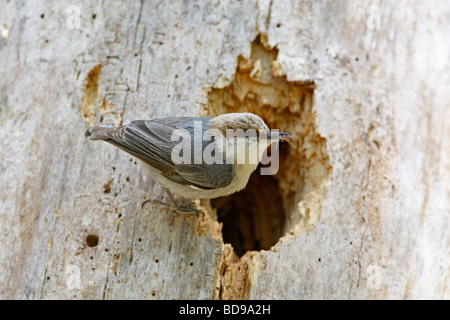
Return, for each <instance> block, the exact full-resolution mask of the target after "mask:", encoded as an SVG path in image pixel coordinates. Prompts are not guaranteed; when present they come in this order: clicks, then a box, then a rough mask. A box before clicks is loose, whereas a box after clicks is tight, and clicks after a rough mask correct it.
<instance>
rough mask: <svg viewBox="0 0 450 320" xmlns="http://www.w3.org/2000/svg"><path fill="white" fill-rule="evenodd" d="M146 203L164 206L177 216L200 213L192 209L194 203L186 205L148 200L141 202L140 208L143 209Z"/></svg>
mask: <svg viewBox="0 0 450 320" xmlns="http://www.w3.org/2000/svg"><path fill="white" fill-rule="evenodd" d="M147 203H152V204H160V205H163V206H166V207H168V208H169V210H170V211H172V212H176V213H179V214H200V213H202V211H201V210H198V209H195V208H194V206H195V202H191V203H187V204H176V203H167V202H163V201H161V200H158V199H150V200H145V201H144V202H142V204H141V208H144V206H145V205H146V204H147Z"/></svg>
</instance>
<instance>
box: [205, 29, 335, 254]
mask: <svg viewBox="0 0 450 320" xmlns="http://www.w3.org/2000/svg"><path fill="white" fill-rule="evenodd" d="M267 43H268V41H267V37H266V36H265V35H259V36H258V37H257V38H256V39H255V41H254V42H253V43H252V45H251V54H250V57H242V56H239V58H238V61H237V67H236V72H235V75H234V79H233V80H232V81H231V82H230V83H229V84H228V85H227V86H225V87H222V88H213V89H211V90H210V92H209V94H208V103H207V104H206V105H205V107H204V110H203V114H202V115H204V116H212V117H214V116H217V115H220V114H225V113H232V112H252V113H255V114H257V115H259V116H260V117H261V118H262V119H263V120H264V121H265V123H266V124H267V125H268V127H269V128H270V129H279V130H280V132H288V133H290V134H291V135H292V136H293V139H292V140H291V141H289V142H280V143H279V145H278V148H274V146H273V145H272V146H271V147H270V148H269V151H268V154H269V155H270V157H269V158H270V159H271V160H270V161H271V162H269V163H268V164H265V165H263V164H260V165H259V167H258V168H257V169H256V170H255V171H254V172H253V174H252V175H251V176H250V179H249V182H248V184H247V186H246V188H245V189H244V190H242V191H240V192H238V193H235V194H232V195H230V196H227V197H222V198H217V199H212V200H211V207H212V208H213V209H215V210H216V212H217V219H218V221H219V222H221V223H222V224H223V227H222V235H223V240H224V242H225V243H230V244H231V245H232V246H233V248H234V251H235V253H236V255H238V256H239V257H241V256H242V255H244V254H245V253H246V252H247V251H253V250H268V249H270V248H271V247H272V246H274V245H275V244H276V243H277V242H278V240H279V239H280V238H281V237H282V236H283V235H284V234H286V233H287V232H302V231H305V230H308V229H309V228H311V227H312V226H314V225H315V223H317V221H318V220H319V217H320V202H321V199H322V196H323V193H324V187H325V185H326V183H327V182H328V180H329V178H330V177H331V166H330V164H329V157H328V155H327V153H326V139H325V138H323V137H322V136H320V134H319V133H318V130H317V124H316V114H315V112H314V109H313V90H314V84H313V83H308V82H296V81H287V78H286V76H285V75H284V73H283V71H282V68H281V65H280V63H279V62H278V60H277V56H278V50H277V49H276V48H270V47H269V45H268V44H267ZM274 153H277V155H278V156H277V157H274V156H273V155H274ZM275 158H276V159H278V160H279V161H278V166H276V165H274V163H273V162H272V161H273V159H275ZM264 166H266V167H271V173H270V174H267V173H266V174H262V171H261V169H263V168H264Z"/></svg>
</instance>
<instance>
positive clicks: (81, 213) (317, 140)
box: [0, 0, 450, 299]
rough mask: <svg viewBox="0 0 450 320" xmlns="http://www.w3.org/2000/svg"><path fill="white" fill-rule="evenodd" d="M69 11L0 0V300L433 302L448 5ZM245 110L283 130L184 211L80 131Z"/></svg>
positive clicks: (444, 289)
mask: <svg viewBox="0 0 450 320" xmlns="http://www.w3.org/2000/svg"><path fill="white" fill-rule="evenodd" d="M77 3H78V4H76V5H72V2H70V1H6V0H0V31H1V36H0V136H1V137H2V139H1V142H0V151H1V153H0V181H1V184H0V245H1V250H0V298H1V299H73V298H75V299H131V298H133V299H180V298H185V299H230V298H237V299H423V298H425V299H429V298H434V299H449V298H450V291H449V289H450V284H449V278H450V271H449V269H450V256H449V249H450V231H449V230H450V228H449V227H450V226H449V222H450V214H449V213H450V212H449V208H450V203H449V199H450V184H449V181H450V131H449V128H450V109H449V107H448V103H449V101H450V65H449V61H450V59H449V58H450V46H449V43H448V35H449V20H450V5H449V3H448V1H445V0H442V1H431V2H429V1H427V2H422V1H410V2H406V1H405V2H403V1H402V2H398V1H397V2H379V1H375V2H364V3H363V2H360V1H358V2H355V1H331V0H330V1H278V0H274V1H270V0H261V1H220V2H219V1H209V0H204V1H201V0H198V1H162V2H158V3H157V2H155V1H130V2H126V3H125V2H123V3H119V2H117V3H109V2H104V1H96V2H95V3H94V2H92V1H77ZM246 111H249V112H254V113H256V114H259V115H260V116H261V117H262V118H263V119H264V120H265V121H266V123H267V124H268V125H269V126H270V127H271V128H276V129H280V130H285V131H288V132H291V133H292V134H293V136H294V139H293V141H292V142H291V143H289V144H281V145H280V149H279V153H280V168H279V170H278V173H277V174H276V175H274V176H261V175H260V174H259V170H257V171H256V172H255V174H254V175H253V176H252V177H251V179H250V182H249V184H248V187H247V189H246V190H245V191H243V192H242V193H239V194H236V195H233V196H230V197H227V198H221V199H215V200H212V201H201V202H197V205H198V207H199V208H202V210H203V211H204V214H203V215H198V216H197V215H178V214H171V213H169V212H168V210H167V209H166V208H165V207H162V206H158V205H153V204H152V205H146V206H144V208H141V203H142V202H143V201H144V200H145V199H151V198H157V199H161V200H164V199H166V196H165V194H164V192H163V191H162V188H161V187H160V185H159V184H158V183H156V182H154V181H153V180H152V179H151V178H150V177H148V176H147V175H146V173H145V171H143V170H142V168H141V167H140V166H139V163H138V161H137V160H136V159H135V158H133V157H132V156H130V155H128V154H126V153H124V152H122V151H121V150H119V149H117V148H114V147H113V146H111V145H109V144H107V143H102V142H96V141H88V140H86V139H85V137H84V131H85V130H86V129H87V127H89V126H92V125H99V124H100V125H120V124H122V123H123V124H125V123H128V122H130V121H132V120H136V119H152V118H158V117H165V116H199V115H200V116H215V115H218V114H221V113H225V112H246ZM275 151H276V150H275ZM275 151H274V150H272V152H275ZM179 200H180V201H181V200H182V199H179Z"/></svg>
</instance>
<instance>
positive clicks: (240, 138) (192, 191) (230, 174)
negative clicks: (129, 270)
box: [85, 112, 292, 213]
mask: <svg viewBox="0 0 450 320" xmlns="http://www.w3.org/2000/svg"><path fill="white" fill-rule="evenodd" d="M236 132H237V133H238V134H236ZM248 132H250V134H247V133H248ZM252 133H253V134H252ZM243 134H244V135H243ZM85 136H86V137H87V138H88V139H89V140H103V141H105V142H108V143H110V144H112V145H113V146H115V147H118V148H119V149H121V150H123V151H125V152H127V153H129V154H131V155H132V156H134V157H136V158H137V159H139V160H140V162H141V164H142V165H143V167H144V169H145V170H146V171H147V172H148V173H149V175H150V176H151V177H152V178H153V179H154V180H156V181H157V182H158V183H159V184H160V185H161V186H162V187H163V188H164V189H165V190H166V192H167V194H168V199H169V203H166V202H163V201H160V200H156V199H152V200H145V201H144V202H143V203H142V207H143V206H144V205H145V204H146V203H148V202H152V203H159V204H162V205H165V206H168V207H169V209H170V210H172V211H175V212H178V213H198V212H199V210H197V209H195V208H193V204H192V203H190V204H187V205H178V204H177V203H176V201H175V199H174V197H173V195H172V192H173V193H175V194H177V195H179V196H182V197H184V198H186V199H212V198H217V197H223V196H228V195H230V194H233V193H235V192H238V191H241V190H243V189H244V188H245V186H246V185H247V183H248V180H249V178H250V175H251V173H252V172H253V171H255V169H256V168H257V166H258V164H259V163H260V162H261V159H262V157H263V154H264V152H265V150H266V149H267V148H268V147H269V145H270V144H271V143H273V142H278V141H289V140H290V139H291V138H292V136H291V135H290V134H288V133H284V132H274V131H273V130H272V131H271V130H269V127H268V126H267V125H266V124H265V122H264V120H263V119H262V118H261V117H259V116H258V115H256V114H253V113H249V112H243V113H226V114H222V115H219V116H216V117H166V118H156V119H152V120H135V121H132V122H130V123H129V124H127V125H122V126H116V127H107V126H96V127H91V128H88V129H87V130H86V132H85ZM206 136H208V137H209V138H205V137H206ZM192 137H194V139H193V141H192ZM180 138H182V139H180ZM180 140H182V142H181V143H180ZM192 144H193V145H194V148H192ZM239 146H241V147H242V149H239ZM184 147H185V148H184ZM208 150H209V151H210V152H209V153H207V152H206V151H208ZM204 156H206V157H204ZM207 156H209V157H210V158H211V159H214V160H215V161H213V162H211V159H209V161H208V159H207ZM244 156H245V157H244ZM240 157H241V158H240ZM243 158H245V159H246V160H244V161H242V159H243ZM180 159H184V160H186V161H184V162H183V161H181V160H180ZM251 159H252V160H253V161H250V160H251Z"/></svg>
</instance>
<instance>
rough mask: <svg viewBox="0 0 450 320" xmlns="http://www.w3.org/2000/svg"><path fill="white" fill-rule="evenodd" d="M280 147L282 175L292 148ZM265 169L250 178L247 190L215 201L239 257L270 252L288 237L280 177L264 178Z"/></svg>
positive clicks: (227, 238) (226, 238)
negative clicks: (255, 252) (261, 251)
mask: <svg viewBox="0 0 450 320" xmlns="http://www.w3.org/2000/svg"><path fill="white" fill-rule="evenodd" d="M279 146H280V151H279V153H280V156H279V158H280V162H279V166H280V167H279V170H280V171H282V170H283V168H282V165H283V155H286V154H287V153H288V148H289V145H288V144H287V143H280V145H279ZM268 165H270V164H268ZM261 166H263V165H262V164H259V166H258V168H257V169H256V170H255V172H253V174H252V175H251V176H250V179H249V182H248V184H247V187H246V188H245V189H244V190H242V191H241V192H238V193H235V194H232V195H230V196H227V197H221V198H216V199H212V200H211V206H212V207H213V208H215V209H216V210H217V217H218V220H219V222H222V223H223V228H222V234H223V240H224V242H226V243H230V244H231V245H232V246H233V248H234V252H235V253H236V255H237V256H239V257H241V256H243V255H244V254H245V253H246V252H247V251H253V250H268V249H270V248H271V247H272V246H273V245H274V244H275V243H277V242H278V240H279V239H280V238H281V237H282V236H283V234H284V227H285V221H286V212H285V208H286V205H285V204H284V203H283V197H282V195H281V192H280V186H279V182H278V179H279V177H278V174H276V175H261Z"/></svg>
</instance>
